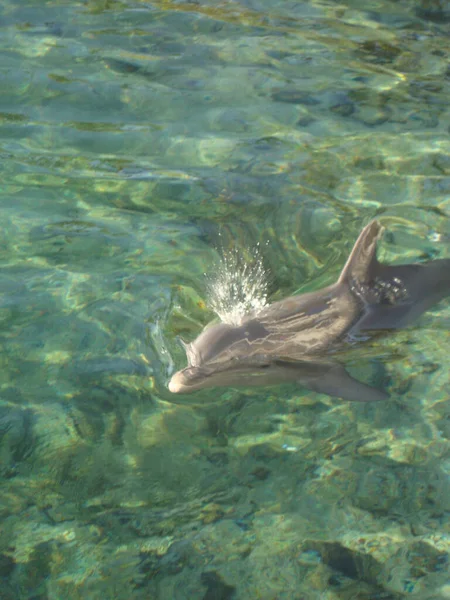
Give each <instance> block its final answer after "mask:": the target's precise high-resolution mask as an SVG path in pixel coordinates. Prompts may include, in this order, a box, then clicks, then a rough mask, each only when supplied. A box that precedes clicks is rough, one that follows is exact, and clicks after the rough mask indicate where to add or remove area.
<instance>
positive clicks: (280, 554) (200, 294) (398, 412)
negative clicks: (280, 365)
mask: <svg viewBox="0 0 450 600" xmlns="http://www.w3.org/2000/svg"><path fill="white" fill-rule="evenodd" d="M0 17H1V23H2V29H1V35H0V45H1V48H0V52H1V62H0V76H1V82H2V85H1V88H0V121H1V128H0V152H1V156H2V161H1V202H0V219H1V224H2V239H1V242H0V254H1V264H2V269H1V273H0V294H1V295H0V319H1V324H2V328H1V338H0V344H1V354H0V360H1V369H0V432H1V439H0V468H1V475H2V478H1V483H0V511H1V521H0V598H1V600H32V599H33V600H38V599H39V600H47V599H48V600H59V599H62V598H70V599H77V600H78V599H79V600H81V599H83V600H91V599H92V600H97V599H99V600H100V599H101V600H104V599H106V598H108V599H109V598H114V599H119V600H122V599H123V600H144V599H145V600H147V599H149V598H152V599H155V600H166V599H174V600H184V599H189V600H214V599H220V600H232V599H234V600H243V599H245V600H253V599H258V600H282V599H287V600H319V599H320V600H341V599H342V600H350V599H358V600H376V599H377V600H378V599H380V600H397V599H401V598H405V597H413V598H419V599H432V600H445V599H448V598H450V577H449V569H450V566H449V553H450V525H449V523H450V520H449V516H450V403H449V383H450V382H449V367H448V349H449V326H450V307H449V302H448V301H447V302H443V303H441V304H440V305H438V306H437V307H435V308H434V309H433V310H432V311H430V312H429V313H427V315H425V316H423V317H422V318H421V319H420V321H418V322H417V323H416V324H415V325H414V326H413V327H411V328H409V329H407V330H404V331H402V332H399V333H397V334H395V335H393V336H391V337H390V338H386V339H384V340H383V341H382V342H380V343H379V344H378V345H377V347H376V348H375V349H373V348H372V349H371V351H370V352H369V351H364V352H363V351H361V352H358V354H355V356H354V357H353V358H351V357H350V358H349V360H350V367H351V368H352V369H353V372H355V373H357V374H358V376H361V378H363V379H365V380H366V381H374V382H376V383H377V384H378V385H383V386H384V387H385V388H386V389H387V390H388V391H389V392H390V394H391V399H390V400H389V401H388V402H383V403H377V404H370V405H360V404H355V403H349V402H343V401H340V400H337V399H332V398H329V397H327V396H323V395H319V394H315V393H313V392H309V391H308V390H305V389H302V388H299V387H298V386H297V387H296V386H293V385H286V386H280V387H278V388H266V389H241V390H237V389H225V390H221V391H217V390H207V391H203V392H201V393H200V392H199V393H198V394H194V395H192V396H185V397H182V396H174V395H172V394H170V393H169V391H168V390H167V382H168V379H169V377H170V375H171V374H172V373H173V372H174V370H175V369H179V368H181V367H182V366H184V364H185V356H184V353H183V351H182V348H181V347H180V345H179V343H178V341H177V338H178V336H181V337H183V338H185V339H193V338H194V337H195V336H196V335H197V334H198V333H199V332H200V331H201V329H202V327H203V326H204V325H205V324H206V323H207V322H209V321H210V320H211V318H212V317H213V315H212V313H211V311H209V310H208V309H207V308H206V305H207V298H206V296H205V294H206V291H205V290H206V287H207V286H206V282H205V277H204V273H205V272H206V273H208V272H209V271H210V270H211V268H212V265H214V264H216V263H215V261H217V250H216V248H217V247H218V244H219V242H220V245H222V247H224V248H226V249H233V248H237V249H238V250H239V251H240V252H242V253H243V254H244V255H245V254H246V253H247V255H248V256H249V260H251V255H252V248H254V247H256V244H258V243H259V244H260V248H262V249H263V253H264V262H265V266H266V268H267V270H268V272H269V273H270V285H269V288H270V290H269V292H270V297H271V298H272V299H274V298H275V299H279V298H281V297H283V296H286V295H288V294H290V293H293V292H295V291H304V290H311V289H316V288H318V287H320V286H323V285H326V284H329V283H331V282H333V281H334V280H335V279H336V277H337V275H338V273H339V270H340V268H341V267H342V265H343V264H344V262H345V259H346V257H347V255H348V252H349V250H350V249H351V247H352V244H353V242H354V240H355V239H356V236H357V235H358V233H359V231H360V229H361V228H362V226H363V225H365V224H366V223H367V222H368V221H369V220H370V219H371V218H374V217H376V216H377V217H380V218H381V220H382V222H383V224H384V225H385V226H386V234H385V237H384V239H383V241H382V244H381V246H382V248H381V249H382V253H381V255H382V257H383V258H384V259H385V260H387V261H395V260H397V261H399V262H401V261H415V260H423V259H427V258H435V257H449V256H450V102H449V98H450V63H449V55H450V6H449V3H448V2H447V1H445V0H441V1H439V0H435V1H433V0H420V1H417V2H413V1H406V0H404V1H402V2H390V1H387V0H379V1H368V2H365V3H361V2H354V1H352V0H349V1H348V2H341V3H335V2H331V1H329V2H303V3H302V2H293V1H285V2H281V1H278V2H269V1H268V0H248V1H245V0H242V1H234V2H231V1H229V2H227V1H225V2H216V1H213V0H211V1H210V2H207V1H203V0H200V1H198V2H193V3H183V2H177V1H170V0H160V1H159V2H158V1H157V2H139V1H138V0H135V1H132V0H121V1H119V0H117V1H114V0H111V1H108V0H85V1H84V2H64V1H51V0H50V1H48V2H42V1H37V0H35V1H33V0H29V1H25V2H22V0H15V1H11V0H5V1H4V2H3V3H2V4H1V7H0ZM374 354H375V356H374Z"/></svg>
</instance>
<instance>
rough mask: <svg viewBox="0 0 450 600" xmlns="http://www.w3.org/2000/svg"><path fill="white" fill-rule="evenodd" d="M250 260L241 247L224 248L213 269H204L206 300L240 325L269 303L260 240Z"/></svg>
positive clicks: (220, 314)
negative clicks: (209, 270) (208, 270)
mask: <svg viewBox="0 0 450 600" xmlns="http://www.w3.org/2000/svg"><path fill="white" fill-rule="evenodd" d="M249 253H250V254H251V260H250V261H248V260H246V258H245V257H244V255H243V253H242V252H241V251H240V250H239V249H238V248H233V249H232V250H223V251H222V252H221V257H220V259H219V260H218V261H217V263H216V264H215V265H214V268H213V271H212V273H210V274H208V273H205V277H206V288H207V304H208V306H209V308H210V309H211V310H213V311H214V312H215V313H216V314H217V316H218V317H219V318H220V320H221V321H222V322H223V323H229V324H230V325H240V324H241V322H242V320H243V318H244V317H246V316H248V315H249V314H250V313H253V314H255V313H258V312H259V311H261V310H262V309H263V308H264V307H265V306H266V305H267V295H268V277H267V272H266V270H265V269H264V264H263V257H262V255H261V251H260V248H259V243H258V244H257V245H256V246H255V248H253V249H252V250H251V251H250V252H249Z"/></svg>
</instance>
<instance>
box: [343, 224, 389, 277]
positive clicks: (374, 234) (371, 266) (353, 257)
mask: <svg viewBox="0 0 450 600" xmlns="http://www.w3.org/2000/svg"><path fill="white" fill-rule="evenodd" d="M382 232H383V227H382V226H381V223H380V222H379V221H376V220H375V221H371V222H370V223H369V224H368V225H366V227H364V229H363V230H362V231H361V233H360V234H359V237H358V239H357V240H356V242H355V245H354V246H353V250H352V251H351V252H350V256H349V257H348V259H347V262H346V263H345V266H344V268H343V269H342V272H341V274H340V276H339V279H338V283H346V282H347V283H348V282H351V281H353V282H355V281H357V282H359V283H369V282H370V281H372V280H373V278H374V277H375V274H376V272H377V270H378V266H379V263H378V260H377V242H378V240H379V238H380V236H381V234H382Z"/></svg>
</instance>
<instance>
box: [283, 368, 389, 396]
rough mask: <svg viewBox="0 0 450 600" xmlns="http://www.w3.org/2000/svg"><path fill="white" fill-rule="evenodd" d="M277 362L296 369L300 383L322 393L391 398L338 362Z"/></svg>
mask: <svg viewBox="0 0 450 600" xmlns="http://www.w3.org/2000/svg"><path fill="white" fill-rule="evenodd" d="M276 364H277V365H278V366H280V367H284V368H290V369H296V371H297V372H298V378H297V381H298V383H300V384H301V385H302V386H304V387H306V388H308V389H310V390H313V391H314V392H319V393H320V394H327V395H328V396H336V397H337V398H342V399H343V400H351V401H353V402H377V401H379V400H387V399H388V398H389V394H387V393H386V392H384V391H382V390H379V389H377V388H374V387H371V386H370V385H367V384H366V383H363V382H362V381H358V380H357V379H354V378H353V377H352V376H351V375H349V373H348V372H347V371H346V369H345V368H344V367H343V366H342V365H341V364H340V363H337V362H322V361H317V362H313V361H311V362H310V361H305V362H303V361H302V362H300V363H298V364H297V363H296V362H295V361H282V360H277V361H276Z"/></svg>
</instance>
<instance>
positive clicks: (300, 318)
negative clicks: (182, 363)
mask: <svg viewBox="0 0 450 600" xmlns="http://www.w3.org/2000/svg"><path fill="white" fill-rule="evenodd" d="M382 231H383V228H382V226H381V224H380V223H379V221H377V220H374V221H371V222H370V223H369V224H368V225H367V226H366V227H365V228H364V229H363V230H362V231H361V233H360V235H359V237H358V239H357V241H356V243H355V245H354V247H353V250H352V252H351V253H350V256H349V258H348V260H347V262H346V264H345V266H344V268H343V270H342V272H341V274H340V276H339V279H338V280H337V282H336V283H334V284H333V285H330V286H328V287H325V288H323V289H320V290H318V291H316V292H311V293H306V294H299V295H296V296H290V297H289V298H286V299H284V300H281V301H279V302H275V303H273V304H271V305H269V306H267V307H264V308H263V309H261V310H260V311H258V312H257V313H250V314H248V315H245V316H244V317H243V318H242V320H241V322H240V324H239V325H230V324H227V323H217V324H210V325H207V326H206V327H205V329H204V330H203V331H202V333H201V334H200V335H199V336H198V337H197V339H196V340H194V341H193V342H192V343H190V344H184V343H183V345H184V347H185V350H186V356H187V361H188V366H187V367H186V368H184V369H182V370H181V371H178V372H177V373H175V374H174V375H173V376H172V378H171V380H170V382H169V386H168V387H169V390H170V391H171V392H173V393H175V394H179V393H183V394H186V393H190V392H194V391H196V390H200V389H203V388H210V387H234V386H253V385H274V384H280V383H284V382H288V381H295V382H297V383H299V384H300V385H302V386H303V387H305V388H308V389H310V390H314V391H316V392H319V393H323V394H327V395H329V396H336V397H339V398H342V399H344V400H355V401H360V402H370V401H375V400H384V399H386V398H388V394H387V393H386V392H385V391H383V390H380V389H377V388H374V387H371V386H369V385H367V384H365V383H362V382H361V381H358V380H357V379H354V378H353V377H352V376H351V375H350V374H349V373H348V372H347V371H346V369H345V368H344V366H343V365H342V364H341V363H340V362H338V361H336V360H335V359H333V358H331V356H330V355H332V354H335V353H336V352H338V351H340V350H342V349H344V350H345V348H348V347H350V346H353V345H354V344H355V343H357V342H363V341H365V340H367V339H370V338H371V337H372V336H373V335H375V334H381V333H385V332H387V331H389V330H393V329H399V328H404V327H406V326H407V325H409V324H410V323H411V322H412V321H413V320H415V319H416V318H417V317H419V316H420V315H421V314H422V313H423V312H425V311H426V310H428V309H429V308H430V307H432V306H433V305H434V304H436V303H437V302H439V301H440V300H442V299H443V298H445V297H446V296H449V295H450V259H439V260H431V261H428V262H421V263H415V264H406V265H397V266H395V265H385V264H383V263H381V262H379V261H378V259H377V243H378V240H379V238H380V237H381V234H382Z"/></svg>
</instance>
